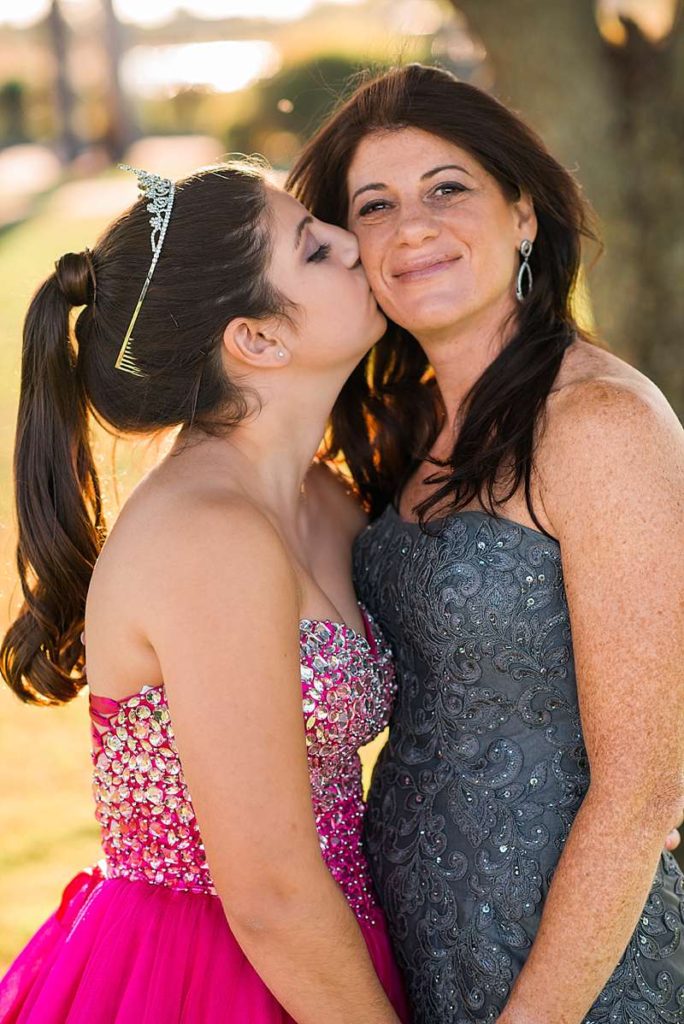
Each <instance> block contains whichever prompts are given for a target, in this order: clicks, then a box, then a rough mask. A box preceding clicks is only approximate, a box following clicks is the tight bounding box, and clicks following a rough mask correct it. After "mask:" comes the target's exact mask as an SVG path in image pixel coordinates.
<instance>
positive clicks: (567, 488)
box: [537, 343, 684, 525]
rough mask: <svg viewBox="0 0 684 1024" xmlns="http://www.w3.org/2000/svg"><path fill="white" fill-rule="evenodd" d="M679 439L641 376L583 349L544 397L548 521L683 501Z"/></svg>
mask: <svg viewBox="0 0 684 1024" xmlns="http://www.w3.org/2000/svg"><path fill="white" fill-rule="evenodd" d="M683 461H684V434H683V432H682V428H681V425H680V423H679V421H678V419H677V417H676V415H675V413H674V411H673V410H672V408H671V406H670V405H669V403H668V401H667V399H666V398H665V396H664V395H663V394H662V392H661V391H660V390H659V389H658V388H657V387H656V385H655V384H654V383H653V382H652V381H650V380H649V379H648V378H647V377H646V376H644V374H642V373H640V372H639V371H638V370H635V369H634V367H631V366H629V364H628V363H626V362H624V361H623V360H622V359H619V358H618V357H617V356H614V355H612V353H610V352H606V351H604V350H601V349H598V348H594V347H593V346H590V345H587V344H585V343H581V344H580V345H579V347H578V348H577V350H576V351H574V352H573V351H571V352H569V353H568V356H567V357H566V359H565V361H564V364H563V368H562V370H561V373H560V374H559V377H558V380H557V384H556V387H555V388H554V390H553V392H552V393H551V395H550V396H549V400H548V402H547V407H546V415H545V420H544V430H543V433H542V437H541V440H540V443H539V446H538V459H537V468H538V473H539V481H540V485H541V492H542V495H543V504H544V508H545V509H546V510H547V512H548V515H549V518H550V520H551V522H552V523H555V524H556V525H558V524H559V523H560V521H561V520H563V519H564V520H566V521H568V520H569V519H570V518H571V517H572V515H573V509H574V508H577V507H585V508H590V507H592V506H594V507H598V506H601V507H604V508H608V507H611V508H612V509H613V511H615V512H618V511H619V509H620V508H622V507H624V508H626V507H627V505H628V504H629V501H628V496H630V500H636V501H637V502H641V504H642V505H644V506H645V505H649V504H650V505H653V504H655V503H660V504H662V506H663V508H668V507H669V508H670V509H671V508H672V506H673V505H677V504H678V503H679V501H681V481H682V466H683Z"/></svg>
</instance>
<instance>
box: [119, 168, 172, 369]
mask: <svg viewBox="0 0 684 1024" xmlns="http://www.w3.org/2000/svg"><path fill="white" fill-rule="evenodd" d="M119 167H120V169H121V170H122V171H131V172H132V173H133V174H135V175H136V177H137V179H138V188H139V189H140V195H141V198H145V199H148V200H149V202H148V203H147V211H148V213H149V214H150V227H151V228H152V234H151V235H150V245H151V246H152V262H151V264H150V269H149V270H148V271H147V277H146V278H145V283H144V285H143V286H142V291H141V292H140V296H139V298H138V301H137V303H136V306H135V309H134V310H133V316H132V317H131V322H130V323H129V325H128V328H127V330H126V334H125V335H124V340H123V343H122V345H121V348H120V349H119V354H118V356H117V357H116V362H115V363H114V366H115V367H116V369H117V370H123V371H124V372H125V373H132V374H133V375H134V376H135V377H142V376H143V373H142V372H141V370H140V368H139V366H138V364H137V363H136V361H135V357H134V355H133V352H132V351H131V342H132V341H133V328H134V327H135V322H136V320H137V319H138V314H139V313H140V310H141V308H142V304H143V302H144V301H145V296H146V295H147V289H148V288H149V287H150V281H151V280H152V275H153V274H154V269H155V267H156V266H157V262H158V260H159V254H160V253H161V250H162V245H163V244H164V238H165V237H166V230H167V228H168V226H169V221H170V219H171V210H172V209H173V199H174V196H175V193H176V186H175V185H174V183H173V182H172V181H170V180H169V179H168V178H160V177H159V175H158V174H150V173H149V171H140V170H138V169H137V168H136V167H129V166H128V164H119Z"/></svg>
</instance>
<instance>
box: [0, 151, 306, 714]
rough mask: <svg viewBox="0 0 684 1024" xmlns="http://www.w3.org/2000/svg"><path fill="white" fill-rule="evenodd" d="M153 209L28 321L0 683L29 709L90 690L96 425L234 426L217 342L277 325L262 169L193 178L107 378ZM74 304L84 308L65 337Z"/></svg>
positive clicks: (100, 532)
mask: <svg viewBox="0 0 684 1024" xmlns="http://www.w3.org/2000/svg"><path fill="white" fill-rule="evenodd" d="M146 202H147V200H145V199H141V200H139V201H138V202H137V203H136V204H135V205H134V206H133V207H132V208H131V209H130V210H129V211H128V212H127V213H125V214H124V215H123V216H122V217H121V218H119V220H117V221H116V222H115V223H114V224H113V225H112V226H111V227H110V228H109V229H108V230H107V231H106V232H105V234H104V235H103V236H102V238H101V239H100V240H99V241H98V243H97V245H96V246H95V248H94V250H93V251H92V252H90V251H89V250H86V251H85V252H83V253H67V254H66V255H65V256H62V258H61V259H60V260H59V261H58V262H57V264H56V266H55V272H54V273H53V274H51V275H50V277H48V279H47V280H46V281H45V282H44V283H43V284H42V285H41V287H40V288H39V289H38V291H37V292H36V294H35V296H34V298H33V300H32V302H31V305H30V307H29V310H28V314H27V316H26V321H25V325H24V338H23V350H22V369H21V391H20V398H19V415H18V423H17V436H16V448H15V459H14V469H15V491H16V508H17V517H18V527H19V539H18V547H17V565H18V570H19V578H20V581H21V587H22V591H23V596H24V603H23V607H22V608H21V609H20V611H19V614H18V616H17V618H16V619H15V621H14V622H13V623H12V625H11V626H10V628H9V630H8V632H7V634H6V635H5V637H4V640H3V642H2V646H1V647H0V672H1V673H2V676H3V678H4V679H5V681H6V682H7V683H8V685H9V686H10V687H11V688H12V689H13V690H14V692H15V693H16V694H17V695H18V696H19V697H20V698H21V699H22V700H24V701H27V702H33V703H52V704H55V703H61V702H64V701H67V700H70V699H71V698H72V697H74V696H75V695H76V694H77V693H78V691H79V689H80V688H81V687H82V686H83V683H84V676H83V659H84V650H83V644H82V642H81V632H82V629H83V621H84V613H85V600H86V593H87V590H88V585H89V583H90V577H91V574H92V571H93V566H94V564H95V560H96V558H97V556H98V554H99V552H100V549H101V547H102V544H103V541H104V537H105V521H104V516H103V511H102V501H101V497H100V486H99V482H98V476H97V471H96V468H95V464H94V461H93V455H92V452H91V447H90V418H89V417H90V414H93V415H94V416H95V417H96V418H97V419H98V420H100V421H102V422H104V423H105V424H106V425H107V426H108V427H110V428H111V429H113V430H114V431H115V432H134V433H140V434H151V433H154V432H157V431H159V430H161V429H163V428H167V427H173V426H178V425H180V426H185V427H187V426H190V425H194V426H196V427H199V428H201V429H204V430H206V431H210V432H215V431H217V430H219V429H221V430H223V429H229V428H230V427H231V426H233V425H235V424H236V423H238V422H240V420H241V419H242V418H243V417H244V416H245V415H246V414H247V412H248V411H249V406H250V403H249V401H248V396H247V395H246V394H245V393H244V392H243V391H241V390H240V389H239V388H238V387H237V386H236V385H235V384H234V383H232V382H231V381H230V380H229V379H228V378H227V377H226V374H225V372H224V369H223V364H222V358H221V353H222V344H221V339H222V336H223V331H224V328H225V326H226V324H227V323H228V322H229V321H230V320H231V319H232V318H233V317H235V316H238V315H240V316H250V317H264V316H271V315H279V314H286V312H287V308H288V306H287V302H286V300H285V299H284V298H283V297H282V296H280V295H279V294H277V293H276V292H275V291H274V289H273V288H272V287H271V286H270V284H269V283H268V280H267V276H266V271H267V266H268V261H269V230H268V217H267V199H266V191H265V187H264V181H263V178H262V176H261V173H260V171H259V169H258V168H257V167H256V166H251V165H248V164H246V163H245V164H244V165H230V166H228V165H227V166H226V167H222V168H217V169H215V170H212V171H206V172H203V173H201V174H198V175H195V176H193V177H191V178H187V179H185V180H184V181H182V182H179V183H178V185H177V186H176V196H175V202H174V207H173V212H172V215H171V220H170V223H169V228H168V231H167V234H166V238H165V240H164V244H163V248H162V252H161V256H160V258H159V262H158V264H157V267H156V269H155V272H154V277H153V279H152V284H151V286H150V289H149V291H148V293H147V296H146V298H145V301H144V303H143V306H142V310H141V313H140V316H139V317H138V320H137V323H136V326H135V335H134V342H133V346H132V347H133V355H134V358H135V361H136V363H137V365H138V367H139V368H140V370H141V372H142V376H139V377H138V376H133V375H131V374H129V373H126V372H123V371H121V370H117V369H115V367H114V362H115V360H116V357H117V354H118V352H119V348H120V346H121V342H122V340H123V337H124V334H125V331H126V328H127V327H128V323H129V321H130V319H131V316H132V314H133V310H134V308H135V305H136V302H137V300H138V295H139V293H140V289H141V287H142V284H143V281H144V280H145V277H146V275H147V272H148V270H149V267H150V261H151V259H152V251H151V248H150V232H151V228H150V222H149V220H150V214H149V212H148V211H147V209H146ZM74 307H84V308H83V309H82V310H81V312H80V314H79V316H78V319H77V320H76V323H75V327H74V328H73V330H72V329H71V327H70V314H71V310H72V308H74Z"/></svg>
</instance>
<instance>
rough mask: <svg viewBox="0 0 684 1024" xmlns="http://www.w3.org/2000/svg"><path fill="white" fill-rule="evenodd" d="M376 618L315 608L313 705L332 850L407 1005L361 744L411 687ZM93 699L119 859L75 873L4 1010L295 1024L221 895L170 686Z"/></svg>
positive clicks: (100, 789) (309, 708)
mask: <svg viewBox="0 0 684 1024" xmlns="http://www.w3.org/2000/svg"><path fill="white" fill-rule="evenodd" d="M364 617H365V616H364ZM365 622H366V636H365V637H363V636H360V635H359V634H358V633H356V632H355V631H354V630H352V629H351V628H349V627H347V626H345V625H342V624H339V623H332V622H327V621H326V622H324V621H311V620H304V621H303V622H302V623H301V634H300V636H301V677H302V695H303V711H304V716H305V724H306V738H307V749H308V759H309V769H310V775H311V788H312V798H313V807H314V813H315V817H316V827H317V830H318V835H319V839H320V845H321V851H322V855H323V858H324V860H325V862H326V864H327V866H328V868H329V870H330V872H331V873H332V875H333V877H334V878H335V879H336V881H337V882H338V884H339V885H340V887H341V889H342V891H343V893H344V895H345V896H346V898H347V901H348V902H349V905H350V906H351V908H352V910H353V911H354V913H355V915H356V917H357V919H358V922H359V925H360V928H361V930H362V933H363V935H364V938H365V940H366V943H367V946H368V949H369V952H370V956H371V959H372V961H373V963H374V965H375V968H376V970H377V973H378V976H379V978H380V981H381V982H382V984H383V985H384V987H385V990H386V992H387V994H388V996H389V997H390V999H391V1000H392V1002H393V1003H394V1005H395V1007H396V1008H397V1011H398V1012H399V1014H400V1016H402V1019H404V1020H405V1019H406V1016H405V1004H404V996H403V991H402V987H401V982H400V979H399V975H398V971H397V968H396V966H395V964H394V961H393V959H392V954H391V951H390V944H389V938H388V936H387V930H386V926H385V923H384V919H383V916H382V913H381V911H380V910H379V908H378V904H377V902H376V898H375V896H374V893H373V887H372V883H371V881H370V876H369V872H368V866H367V863H366V860H365V858H364V855H363V852H362V849H361V827H362V820H363V811H364V808H363V799H362V790H361V764H360V760H359V756H358V753H357V751H358V748H359V747H360V746H361V745H362V744H364V743H367V742H368V741H369V740H370V739H372V738H373V737H374V736H376V735H377V734H378V733H379V732H380V731H381V730H382V729H383V728H384V727H385V725H386V724H387V720H388V717H389V712H390V708H391V704H392V700H393V697H394V693H395V689H396V684H395V676H394V668H393V664H392V660H391V655H390V652H389V649H388V648H387V646H386V645H385V643H384V641H383V639H382V637H381V636H380V634H379V633H378V631H377V629H376V627H375V626H374V624H373V622H372V620H371V619H370V618H368V617H365ZM90 708H91V719H92V724H93V766H94V794H95V804H96V816H97V819H98V821H99V823H100V826H101V829H102V843H103V848H104V853H105V860H104V862H103V866H102V867H100V866H98V867H97V868H96V869H94V870H93V871H91V872H84V873H82V874H81V875H78V876H77V877H76V878H75V879H74V880H73V881H72V882H71V883H70V884H69V886H67V888H66V890H65V892H64V896H63V899H62V903H61V906H60V908H59V910H58V911H57V912H56V913H55V914H54V915H53V916H52V917H51V918H50V919H49V920H48V921H47V922H46V923H45V924H44V925H43V927H42V928H41V930H40V931H39V932H38V933H37V934H36V935H35V936H34V938H33V939H32V940H31V941H30V943H29V944H28V946H27V947H26V948H25V949H24V951H23V952H22V953H21V954H20V955H19V957H18V958H17V960H16V961H15V963H14V964H13V965H12V967H11V968H10V970H9V972H8V974H7V975H6V976H5V978H4V980H3V981H2V982H0V1022H2V1024H66V1022H68V1024H180V1022H182V1024H219V1022H220V1024H291V1018H290V1017H289V1016H288V1015H287V1014H286V1013H285V1011H284V1010H283V1009H282V1008H281V1007H280V1005H279V1004H278V1003H277V1001H276V999H275V998H274V997H273V995H272V994H271V993H270V992H269V990H268V989H267V988H266V985H265V984H264V983H263V982H262V981H261V979H260V977H259V976H258V975H257V973H256V972H255V971H254V969H253V968H252V967H251V965H250V964H249V962H248V961H247V959H246V957H245V956H244V954H243V952H242V950H241V949H240V947H239V945H238V943H237V941H236V940H235V938H234V937H233V934H232V932H231V931H230V928H229V925H228V923H227V920H226V917H225V914H224V912H223V908H222V906H221V903H220V900H219V899H218V897H217V895H216V890H215V888H214V886H213V883H212V879H211V872H210V868H209V866H208V864H207V861H206V857H205V854H204V848H203V846H202V839H201V836H200V832H199V828H198V824H197V819H196V818H195V813H194V810H193V806H192V799H191V797H190V794H189V792H188V789H187V786H186V784H185V781H184V779H183V768H182V765H181V762H180V760H179V757H178V751H177V749H176V744H175V741H174V734H173V726H172V722H171V716H170V714H169V708H168V705H167V701H166V696H165V692H164V688H163V687H153V688H149V687H146V688H144V689H142V690H141V691H140V692H139V693H136V694H134V695H133V696H131V697H129V698H128V699H126V700H123V701H115V700H110V699H107V698H104V697H95V696H91V698H90ZM254 756H255V757H258V751H255V753H254ZM226 813H230V811H229V809H228V810H227V811H226ZM340 969H341V970H344V964H341V965H340Z"/></svg>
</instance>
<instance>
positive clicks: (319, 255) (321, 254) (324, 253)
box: [306, 242, 330, 263]
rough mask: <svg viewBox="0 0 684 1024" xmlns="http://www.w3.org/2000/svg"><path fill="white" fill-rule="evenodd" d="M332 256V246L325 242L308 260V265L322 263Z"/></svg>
mask: <svg viewBox="0 0 684 1024" xmlns="http://www.w3.org/2000/svg"><path fill="white" fill-rule="evenodd" d="M329 255H330V245H329V244H328V243H327V242H323V243H322V245H319V246H318V248H317V249H316V251H315V252H312V253H311V255H310V256H309V257H308V258H307V261H306V262H307V263H322V261H323V260H327V258H328V256H329Z"/></svg>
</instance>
